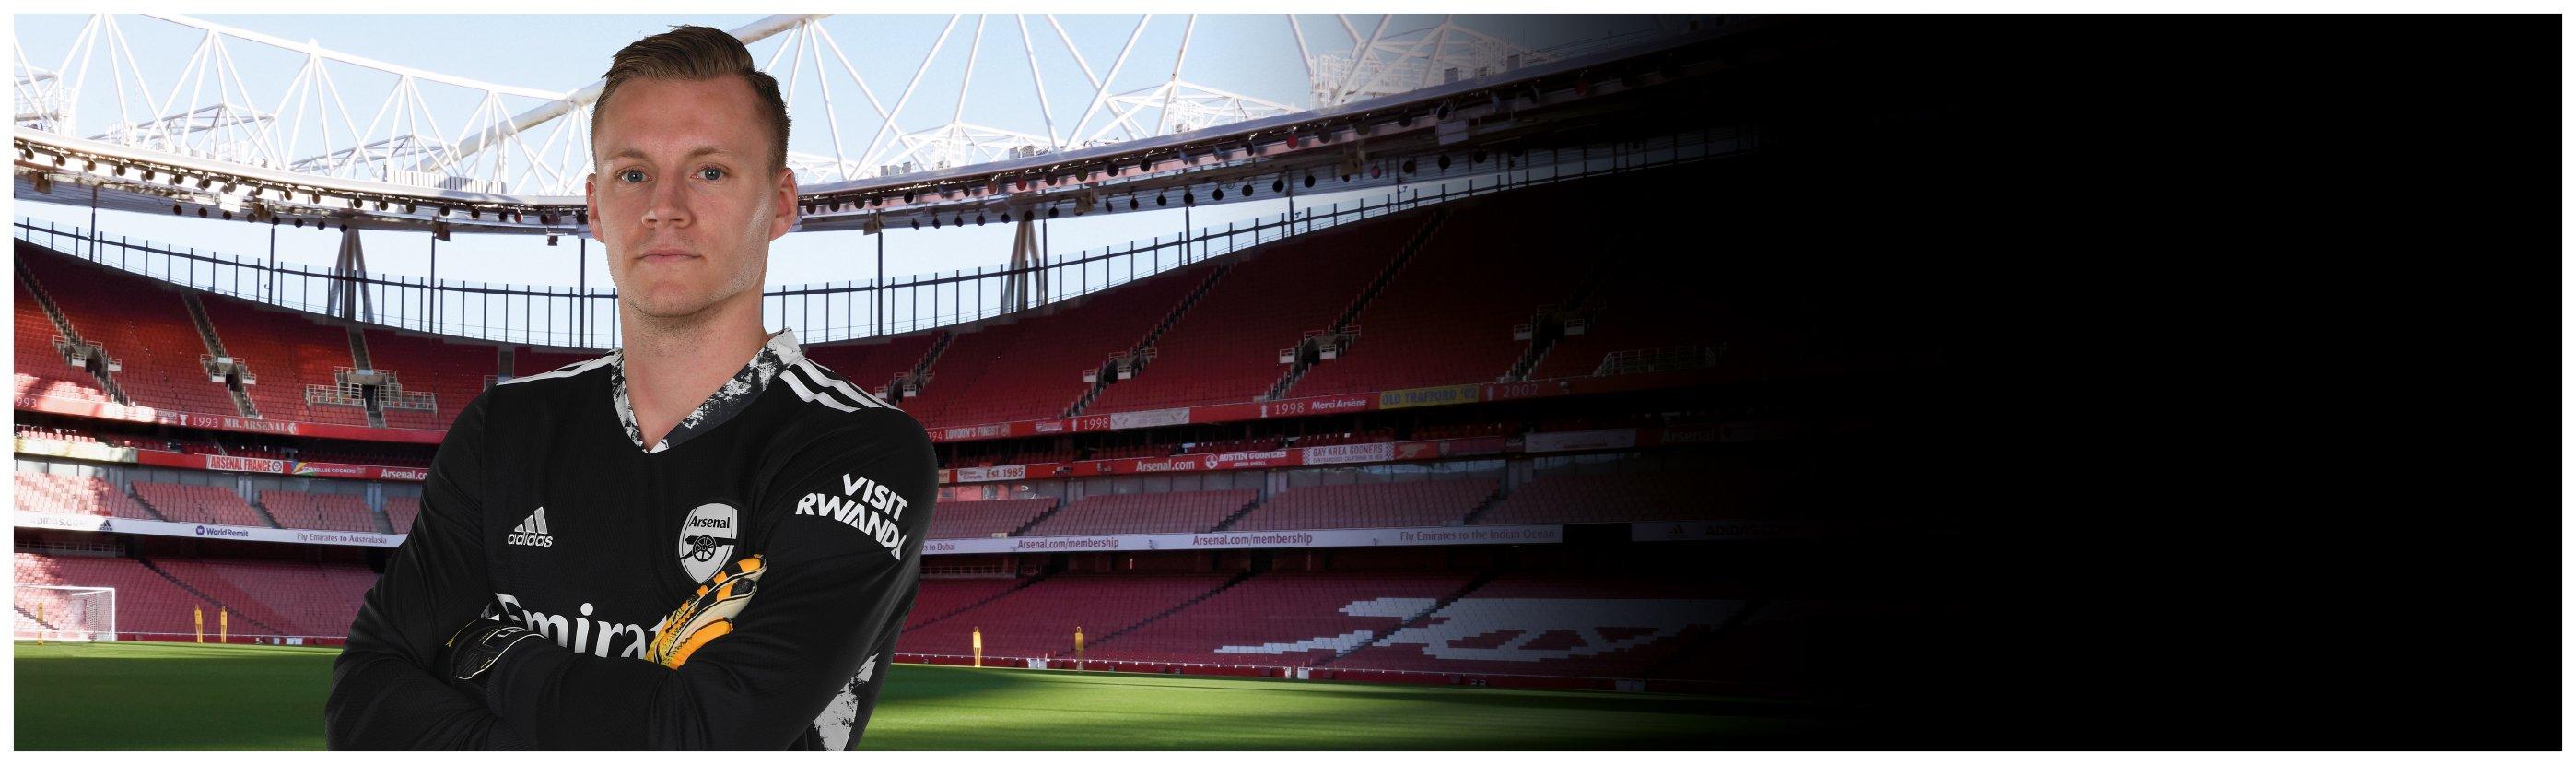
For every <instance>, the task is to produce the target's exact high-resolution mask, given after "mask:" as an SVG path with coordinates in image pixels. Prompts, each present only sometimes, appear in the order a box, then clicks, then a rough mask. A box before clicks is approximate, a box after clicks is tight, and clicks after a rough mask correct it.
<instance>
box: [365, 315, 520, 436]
mask: <svg viewBox="0 0 2576 765" xmlns="http://www.w3.org/2000/svg"><path fill="white" fill-rule="evenodd" d="M365 334H366V340H367V360H368V361H369V362H371V363H373V364H375V369H376V371H378V372H389V373H392V374H393V375H394V377H395V379H397V380H399V381H400V382H401V384H402V390H404V391H409V392H413V393H427V394H430V395H431V397H432V404H433V406H435V407H436V408H435V409H434V410H430V411H423V410H418V409H410V408H397V407H394V406H386V407H384V408H383V409H384V414H385V425H386V426H387V427H395V428H427V429H431V430H446V429H447V425H448V423H450V422H453V421H455V419H456V413H457V412H458V411H460V410H463V409H464V408H465V405H466V404H467V403H469V402H472V401H473V400H474V397H475V396H476V395H478V394H481V393H482V392H483V379H484V378H486V377H490V376H492V375H493V374H495V373H497V372H499V371H500V361H499V359H500V349H499V348H498V347H496V346H485V345H460V344H456V343H449V342H444V341H440V340H436V339H432V338H427V337H421V336H418V335H412V334H407V333H401V332H392V331H388V330H381V329H370V330H367V331H366V333H365Z"/></svg>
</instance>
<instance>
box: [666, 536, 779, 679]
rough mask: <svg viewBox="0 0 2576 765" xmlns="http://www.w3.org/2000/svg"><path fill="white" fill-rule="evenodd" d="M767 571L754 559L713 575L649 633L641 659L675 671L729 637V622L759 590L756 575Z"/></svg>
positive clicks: (735, 563) (758, 577)
mask: <svg viewBox="0 0 2576 765" xmlns="http://www.w3.org/2000/svg"><path fill="white" fill-rule="evenodd" d="M768 570H769V569H768V568H766V567H765V566H763V565H762V561H761V557H760V556H758V555H754V556H751V557H747V558H744V559H742V560H739V561H735V562H734V564H733V566H731V567H729V568H727V569H726V570H723V571H718V572H716V578H715V580H714V581H711V582H708V583H706V584H703V585H699V586H698V592H697V594H696V595H695V596H692V597H690V598H689V602H687V603H682V604H680V608H679V610H677V611H672V612H671V615H670V616H669V617H667V618H664V619H663V620H662V624H661V626H660V627H659V628H658V629H655V630H654V631H653V644H652V646H651V647H650V649H648V650H646V651H645V653H644V658H646V659H650V660H652V661H653V662H654V663H657V664H660V665H662V666H665V667H670V668H672V669H679V668H680V665H681V664H683V663H686V662H687V661H688V660H689V655H690V654H694V653H697V651H698V648H699V647H700V646H704V645H706V644H707V642H708V641H712V640H715V639H716V638H720V637H724V636H725V635H727V634H729V633H732V632H733V620H734V619H735V618H737V617H738V616H739V615H740V614H741V613H742V609H743V607H744V606H748V605H751V595H752V593H753V592H754V591H755V590H757V589H758V588H759V586H760V575H761V574H762V573H765V572H767V571H768Z"/></svg>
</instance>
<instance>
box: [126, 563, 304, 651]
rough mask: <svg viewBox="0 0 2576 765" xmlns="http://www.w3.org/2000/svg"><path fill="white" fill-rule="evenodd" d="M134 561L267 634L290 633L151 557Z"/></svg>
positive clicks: (247, 604)
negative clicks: (208, 592) (175, 573)
mask: <svg viewBox="0 0 2576 765" xmlns="http://www.w3.org/2000/svg"><path fill="white" fill-rule="evenodd" d="M134 562H136V563H141V564H143V567H144V568H145V569H148V570H150V571H151V572H152V573H154V574H158V575H160V577H161V578H163V579H168V580H170V583H171V584H174V585H178V586H179V589H182V590H186V591H187V592H188V594H190V595H195V596H197V599H199V600H203V601H205V602H207V603H209V604H212V605H214V606H215V607H217V608H221V609H224V610H225V611H229V612H231V613H233V614H234V615H237V616H240V617H241V620H242V621H245V622H249V623H250V624H251V625H252V626H256V627H259V628H260V629H264V630H268V632H267V633H265V634H270V635H284V634H288V633H287V631H286V630H282V629H278V628H277V625H274V624H270V623H268V620H266V619H261V618H259V617H257V616H254V615H252V614H251V613H250V612H249V611H246V610H244V609H243V608H242V607H241V606H235V605H227V604H225V603H224V601H223V599H221V598H217V597H215V596H213V595H208V594H206V591H205V590H200V589H197V586H196V585H193V584H189V583H188V580H185V579H181V578H179V577H177V576H174V575H172V574H171V573H170V572H168V571H164V570H162V568H161V567H160V566H158V565H155V564H154V563H153V562H152V560H151V559H149V558H135V559H134ZM242 605H246V606H249V605H256V604H251V603H245V604H242ZM270 618H275V617H274V616H273V615H272V616H271V617H270Z"/></svg>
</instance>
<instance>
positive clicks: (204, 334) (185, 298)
mask: <svg viewBox="0 0 2576 765" xmlns="http://www.w3.org/2000/svg"><path fill="white" fill-rule="evenodd" d="M179 300H180V301H182V302H185V303H187V305H188V320H189V321H191V322H194V323H196V325H197V341H198V342H199V343H202V344H204V345H205V346H206V353H207V355H209V356H212V357H215V358H225V357H229V356H231V355H232V352H231V351H227V350H224V339H223V338H222V337H221V336H218V335H216V334H215V320H214V319H213V318H212V317H209V316H207V315H206V304H205V303H204V302H203V301H200V300H198V299H197V293H195V292H181V293H179ZM253 374H256V373H253ZM224 390H225V391H226V392H229V393H231V394H232V397H233V408H234V409H235V410H237V411H236V412H235V414H239V415H241V416H243V417H258V416H259V405H258V404H254V403H251V400H250V392H249V391H246V390H242V386H239V385H235V384H233V383H230V382H226V383H224Z"/></svg>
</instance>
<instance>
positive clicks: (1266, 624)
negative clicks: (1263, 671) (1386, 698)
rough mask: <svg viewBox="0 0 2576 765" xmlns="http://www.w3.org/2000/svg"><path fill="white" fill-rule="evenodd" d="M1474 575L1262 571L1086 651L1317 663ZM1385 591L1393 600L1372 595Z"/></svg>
mask: <svg viewBox="0 0 2576 765" xmlns="http://www.w3.org/2000/svg"><path fill="white" fill-rule="evenodd" d="M1469 578H1470V576H1469V575H1468V574H1464V573H1410V572H1366V573H1341V572H1304V571H1279V572H1272V573H1267V574H1262V575H1259V576H1255V577H1252V578H1250V579H1246V580H1244V581H1243V582H1241V583H1239V584H1236V585H1235V586H1233V587H1229V588H1226V590H1225V591H1224V592H1220V593H1217V594H1216V595H1215V596H1213V597H1210V598H1208V599H1207V600H1204V601H1200V602H1198V603H1196V604H1193V605H1191V606H1190V607H1188V608H1184V609H1181V610H1180V611H1179V612H1177V613H1174V614H1172V615H1171V616H1167V617H1164V618H1162V619H1158V620H1155V621H1154V622H1152V623H1149V624H1146V625H1145V626H1143V627H1139V628H1137V629H1136V630H1135V631H1133V632H1129V633H1127V634H1124V635H1120V636H1118V637H1116V638H1114V639H1111V640H1108V641H1104V642H1100V643H1096V644H1094V645H1092V646H1091V647H1090V648H1089V649H1088V650H1087V651H1085V658H1092V659H1102V660H1123V661H1144V662H1190V663H1201V664H1255V665H1266V666H1309V665H1312V664H1313V663H1315V662H1318V661H1321V660H1324V659H1329V658H1332V657H1333V656H1334V655H1335V654H1336V653H1338V652H1340V651H1341V650H1343V649H1347V648H1356V647H1359V646H1360V645H1363V644H1365V643H1367V642H1368V641H1369V639H1371V638H1373V637H1376V636H1377V634H1378V633H1380V632H1384V631H1387V630H1391V629H1394V628H1395V626H1396V625H1398V624H1401V623H1403V622H1404V620H1405V619H1407V618H1410V617H1411V616H1413V615H1414V614H1416V613H1419V612H1421V611H1422V610H1424V609H1428V608H1430V607H1431V605H1432V604H1433V603H1434V602H1436V601H1437V600H1439V599H1440V598H1443V597H1447V596H1449V595H1451V594H1454V593H1456V592H1457V591H1458V589H1459V588H1461V587H1464V586H1466V584H1467V582H1468V580H1469ZM1381 598H1385V599H1389V601H1388V602H1386V603H1380V604H1374V605H1372V604H1370V603H1369V602H1370V601H1375V600H1378V599H1381Z"/></svg>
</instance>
